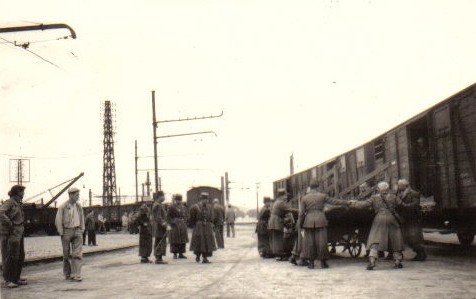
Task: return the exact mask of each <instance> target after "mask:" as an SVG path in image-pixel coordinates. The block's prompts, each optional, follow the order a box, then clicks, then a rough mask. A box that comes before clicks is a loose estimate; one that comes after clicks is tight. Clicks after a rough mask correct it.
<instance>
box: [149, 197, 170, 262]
mask: <svg viewBox="0 0 476 299" xmlns="http://www.w3.org/2000/svg"><path fill="white" fill-rule="evenodd" d="M164 200H165V196H164V192H163V191H158V192H155V193H154V203H153V205H152V212H151V224H152V235H153V236H154V237H155V242H154V256H155V263H156V264H167V262H165V261H164V260H163V259H162V256H164V255H165V253H166V249H167V213H166V212H165V207H164V205H163V204H162V203H163V202H164Z"/></svg>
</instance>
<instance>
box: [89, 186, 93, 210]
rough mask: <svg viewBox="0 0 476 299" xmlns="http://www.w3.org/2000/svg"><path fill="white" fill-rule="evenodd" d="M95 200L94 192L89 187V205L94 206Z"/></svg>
mask: <svg viewBox="0 0 476 299" xmlns="http://www.w3.org/2000/svg"><path fill="white" fill-rule="evenodd" d="M92 201H93V192H92V191H91V189H89V206H92Z"/></svg>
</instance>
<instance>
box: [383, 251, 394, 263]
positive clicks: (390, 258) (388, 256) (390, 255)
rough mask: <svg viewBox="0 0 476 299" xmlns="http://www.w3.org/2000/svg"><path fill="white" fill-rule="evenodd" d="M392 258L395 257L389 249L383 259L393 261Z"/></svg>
mask: <svg viewBox="0 0 476 299" xmlns="http://www.w3.org/2000/svg"><path fill="white" fill-rule="evenodd" d="M394 259H395V258H394V257H393V252H391V251H389V252H388V254H387V257H386V258H385V260H386V261H393V260H394Z"/></svg>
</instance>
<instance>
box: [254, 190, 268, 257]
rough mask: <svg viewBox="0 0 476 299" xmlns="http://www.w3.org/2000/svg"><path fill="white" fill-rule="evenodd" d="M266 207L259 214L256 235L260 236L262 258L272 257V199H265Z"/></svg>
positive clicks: (259, 243)
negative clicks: (270, 227)
mask: <svg viewBox="0 0 476 299" xmlns="http://www.w3.org/2000/svg"><path fill="white" fill-rule="evenodd" d="M263 203H264V206H263V207H262V208H261V210H260V211H259V214H258V223H257V224H256V234H257V235H258V252H259V255H260V256H261V257H262V258H269V257H272V254H271V250H270V248H269V232H268V221H269V217H270V216H271V208H270V206H271V198H269V197H264V198H263Z"/></svg>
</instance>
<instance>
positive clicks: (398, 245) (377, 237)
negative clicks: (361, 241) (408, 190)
mask: <svg viewBox="0 0 476 299" xmlns="http://www.w3.org/2000/svg"><path fill="white" fill-rule="evenodd" d="M384 196H385V202H386V204H385V202H384ZM400 204H401V200H400V199H399V198H398V197H396V196H395V195H393V194H387V195H381V194H376V195H373V196H371V197H370V198H368V199H366V200H364V201H359V202H355V203H354V205H353V206H355V207H360V208H362V207H370V206H371V207H372V208H373V210H374V212H375V217H374V220H373V222H372V227H371V229H370V233H369V237H368V239H367V246H368V247H369V248H370V247H371V246H372V245H374V246H375V245H376V246H377V250H379V251H394V252H398V251H402V250H403V249H404V243H403V237H402V231H401V227H400V226H401V224H400V223H399V222H398V221H397V219H396V218H395V216H394V214H395V215H396V211H395V208H396V207H397V206H398V205H400Z"/></svg>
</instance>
